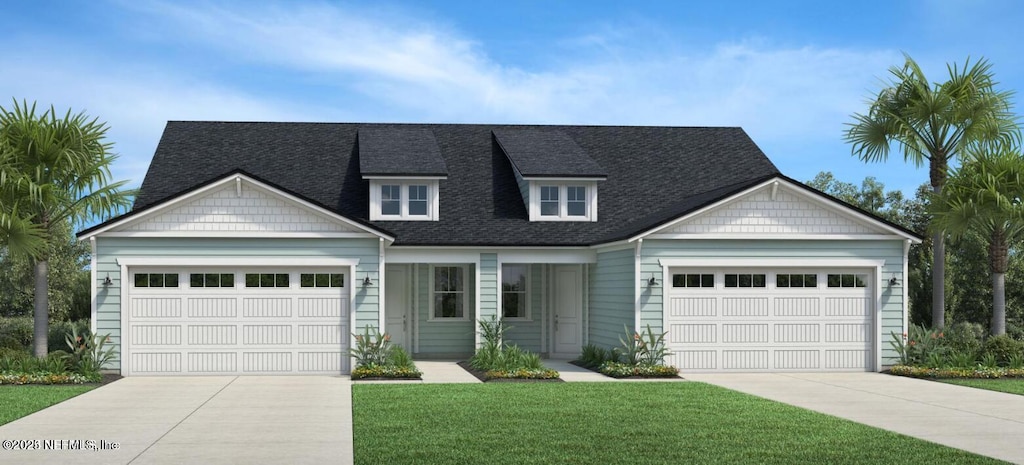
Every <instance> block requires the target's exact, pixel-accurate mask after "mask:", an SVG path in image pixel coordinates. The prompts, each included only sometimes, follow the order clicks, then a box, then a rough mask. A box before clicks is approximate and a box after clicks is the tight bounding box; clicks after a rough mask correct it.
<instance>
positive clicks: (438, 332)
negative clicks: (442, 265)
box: [414, 264, 476, 357]
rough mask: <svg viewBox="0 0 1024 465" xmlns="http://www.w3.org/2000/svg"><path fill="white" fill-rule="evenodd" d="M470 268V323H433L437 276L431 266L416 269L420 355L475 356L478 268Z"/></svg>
mask: <svg viewBox="0 0 1024 465" xmlns="http://www.w3.org/2000/svg"><path fill="white" fill-rule="evenodd" d="M465 267H466V319H464V320H450V319H448V320H446V319H433V320H432V319H430V312H431V309H432V305H431V303H432V300H433V286H434V276H433V274H432V271H431V269H432V268H431V266H430V265H429V264H417V265H414V268H415V270H416V271H415V273H417V279H416V282H417V283H418V285H417V287H418V289H417V290H416V292H415V293H414V294H415V299H416V305H415V308H418V309H419V310H418V312H417V313H419V315H417V317H416V319H417V321H416V325H417V334H416V336H415V337H416V338H417V339H416V343H415V344H414V346H415V347H418V351H417V352H416V354H417V355H420V356H427V357H430V356H435V357H462V356H466V355H470V354H472V353H473V343H474V340H475V335H474V332H473V328H474V325H473V315H474V309H475V308H476V307H475V302H476V285H475V282H476V281H475V278H474V277H475V276H476V267H475V265H465Z"/></svg>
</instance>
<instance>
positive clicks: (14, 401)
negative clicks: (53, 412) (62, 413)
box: [0, 385, 96, 425]
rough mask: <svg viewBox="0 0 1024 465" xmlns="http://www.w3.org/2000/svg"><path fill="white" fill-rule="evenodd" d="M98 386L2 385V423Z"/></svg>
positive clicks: (0, 423)
mask: <svg viewBox="0 0 1024 465" xmlns="http://www.w3.org/2000/svg"><path fill="white" fill-rule="evenodd" d="M95 387H96V386H40V385H27V386H0V425H4V424H7V423H10V422H12V421H14V420H17V419H19V418H21V417H23V416H25V415H28V414H30V413H34V412H37V411H39V410H42V409H44V408H46V407H49V406H51V405H53V404H58V403H60V402H63V401H65V400H67V399H70V398H72V397H75V396H77V395H79V394H81V393H83V392H87V391H90V390H92V389H94V388H95Z"/></svg>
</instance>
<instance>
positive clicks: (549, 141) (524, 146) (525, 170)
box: [493, 129, 608, 221]
mask: <svg viewBox="0 0 1024 465" xmlns="http://www.w3.org/2000/svg"><path fill="white" fill-rule="evenodd" d="M493 134H494V139H495V140H496V141H497V142H498V145H499V146H500V147H501V150H502V151H503V152H505V156H506V157H508V160H509V162H510V163H511V164H512V171H513V172H514V173H515V176H516V181H517V182H518V183H519V191H520V193H521V194H522V195H523V203H524V204H525V205H526V209H527V211H528V212H529V213H530V221H597V185H598V183H599V182H601V181H604V180H605V179H607V178H608V174H607V173H606V172H605V171H604V169H602V168H601V166H600V165H598V164H597V162H595V161H594V160H593V159H591V158H590V156H588V155H587V153H586V152H585V151H584V150H583V149H582V148H581V147H580V146H579V145H578V144H577V143H576V141H574V140H573V139H572V138H571V137H569V135H568V134H566V133H564V132H562V131H560V130H558V129H499V130H495V131H493Z"/></svg>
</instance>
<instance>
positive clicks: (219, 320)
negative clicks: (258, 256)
mask: <svg viewBox="0 0 1024 465" xmlns="http://www.w3.org/2000/svg"><path fill="white" fill-rule="evenodd" d="M350 279H351V273H350V268H349V267H344V268H340V269H339V268H284V267H274V266H269V267H251V268H226V267H216V266H208V267H203V268H197V267H192V268H170V267H150V268H145V267H130V268H128V279H127V280H126V281H125V282H122V289H123V290H125V291H127V300H128V305H127V306H125V310H124V312H123V313H122V318H123V324H122V328H127V330H126V331H125V334H124V335H123V336H124V338H123V339H124V341H123V344H124V348H125V350H124V352H126V353H125V354H123V356H124V358H125V359H126V360H127V361H128V363H127V364H126V365H127V366H126V368H127V372H126V373H125V374H135V375H245V374H251V375H258V374H340V373H347V372H348V370H349V364H348V356H347V353H346V350H347V349H348V343H349V342H348V341H349V334H350V331H349V325H350V321H349V310H350V302H351V291H350V288H351V285H350V281H349V280H350Z"/></svg>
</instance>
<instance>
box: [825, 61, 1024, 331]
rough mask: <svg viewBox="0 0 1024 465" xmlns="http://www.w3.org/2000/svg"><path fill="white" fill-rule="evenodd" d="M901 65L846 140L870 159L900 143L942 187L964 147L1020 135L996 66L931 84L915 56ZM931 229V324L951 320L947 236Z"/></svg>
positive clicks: (954, 70) (953, 72)
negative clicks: (996, 75) (948, 314)
mask: <svg viewBox="0 0 1024 465" xmlns="http://www.w3.org/2000/svg"><path fill="white" fill-rule="evenodd" d="M904 57H905V58H906V63H905V64H904V65H903V67H892V68H890V69H889V73H890V74H892V81H890V83H889V85H888V86H887V87H885V88H883V89H882V90H881V91H880V92H879V93H878V96H877V97H876V98H874V100H873V101H871V102H870V108H869V109H868V112H867V114H859V113H856V114H854V115H853V119H854V122H853V123H848V126H849V127H848V128H847V130H846V135H845V139H846V141H847V142H849V143H850V144H852V152H853V155H854V156H857V157H858V158H860V159H861V160H863V161H865V162H879V161H885V160H887V159H888V158H889V150H890V147H891V146H892V145H893V144H895V145H897V146H898V147H899V149H900V151H902V152H903V160H904V161H905V162H910V163H913V164H914V165H915V166H917V167H921V166H923V165H924V164H925V162H927V163H928V168H929V181H930V183H931V187H932V191H933V192H934V193H936V194H940V193H941V192H942V187H943V185H944V184H945V182H946V176H947V174H948V170H949V163H950V161H952V160H955V159H957V158H958V157H959V156H960V155H961V153H962V152H963V150H964V149H966V148H968V147H972V146H984V145H986V144H988V143H991V142H1007V141H1010V140H1012V139H1014V138H1019V134H1018V133H1017V132H1016V128H1017V125H1016V117H1015V116H1014V115H1013V113H1012V112H1011V111H1010V107H1011V102H1010V99H1011V97H1012V95H1013V94H1012V92H1004V91H998V90H996V88H995V87H996V85H997V83H996V82H995V80H994V79H993V76H992V66H991V65H990V64H989V63H988V62H987V61H986V60H984V59H982V60H979V61H978V62H976V63H974V65H973V66H972V65H971V63H970V59H969V58H968V59H967V61H966V62H965V63H964V66H963V68H960V67H958V66H956V65H955V64H954V65H952V66H950V65H947V66H946V68H947V69H948V71H949V80H947V81H946V82H943V83H934V84H932V83H930V82H929V81H928V79H927V78H926V77H925V75H924V72H922V71H921V68H920V67H919V66H918V65H917V63H916V62H914V60H913V59H912V58H910V56H909V55H904ZM944 237H945V236H944V234H943V232H942V231H941V230H939V229H935V230H934V232H933V234H932V259H933V263H934V264H933V268H932V326H933V327H935V328H942V327H943V326H945V308H946V298H945V293H944V290H945V258H946V251H945V241H944Z"/></svg>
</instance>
